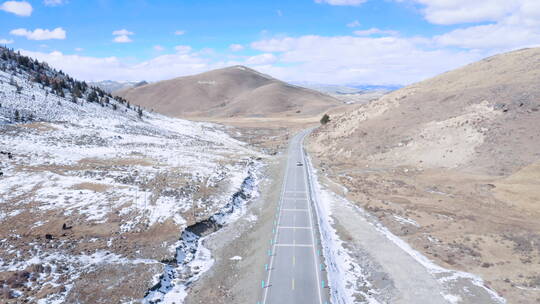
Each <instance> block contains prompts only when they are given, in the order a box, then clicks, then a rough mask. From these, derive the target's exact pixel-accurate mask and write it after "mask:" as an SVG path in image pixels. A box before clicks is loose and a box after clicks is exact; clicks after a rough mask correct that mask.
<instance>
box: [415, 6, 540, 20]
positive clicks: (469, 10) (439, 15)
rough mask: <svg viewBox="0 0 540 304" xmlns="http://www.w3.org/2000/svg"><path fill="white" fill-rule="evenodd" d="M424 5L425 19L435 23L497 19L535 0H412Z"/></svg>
mask: <svg viewBox="0 0 540 304" xmlns="http://www.w3.org/2000/svg"><path fill="white" fill-rule="evenodd" d="M414 1H416V2H418V3H420V4H423V5H425V8H424V10H423V12H424V14H425V16H426V19H427V20H428V21H429V22H431V23H435V24H459V23H466V22H481V21H497V20H499V19H501V18H503V17H505V16H506V15H507V14H508V13H511V12H512V11H514V10H516V9H518V8H519V7H520V5H521V4H522V3H525V2H533V1H537V0H474V1H470V0H414Z"/></svg>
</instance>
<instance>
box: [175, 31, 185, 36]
mask: <svg viewBox="0 0 540 304" xmlns="http://www.w3.org/2000/svg"><path fill="white" fill-rule="evenodd" d="M185 33H186V31H183V30H177V31H175V32H174V34H175V35H176V36H182V35H184V34H185Z"/></svg>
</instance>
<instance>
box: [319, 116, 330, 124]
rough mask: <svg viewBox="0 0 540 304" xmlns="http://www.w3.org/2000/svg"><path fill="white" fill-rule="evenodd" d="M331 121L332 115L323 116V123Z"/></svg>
mask: <svg viewBox="0 0 540 304" xmlns="http://www.w3.org/2000/svg"><path fill="white" fill-rule="evenodd" d="M329 121H330V116H328V114H324V115H323V117H322V118H321V124H323V125H325V124H327V123H328V122H329Z"/></svg>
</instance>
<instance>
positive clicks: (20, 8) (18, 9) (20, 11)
mask: <svg viewBox="0 0 540 304" xmlns="http://www.w3.org/2000/svg"><path fill="white" fill-rule="evenodd" d="M0 10H3V11H6V12H8V13H12V14H15V15H17V16H23V17H28V16H30V15H32V5H30V3H28V2H26V1H6V2H4V3H2V4H1V5H0Z"/></svg>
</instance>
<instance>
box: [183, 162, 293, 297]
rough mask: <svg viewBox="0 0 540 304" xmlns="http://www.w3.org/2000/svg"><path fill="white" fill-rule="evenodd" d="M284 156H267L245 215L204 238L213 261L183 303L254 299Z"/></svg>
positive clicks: (263, 274) (263, 273) (261, 277)
mask: <svg viewBox="0 0 540 304" xmlns="http://www.w3.org/2000/svg"><path fill="white" fill-rule="evenodd" d="M285 161H286V157H285V155H284V154H279V155H277V156H276V157H274V158H271V159H269V162H268V166H267V167H266V168H265V172H264V174H265V178H264V180H262V182H261V183H260V184H259V189H260V191H261V193H260V196H259V197H258V198H256V199H255V200H254V201H252V202H250V203H249V207H248V210H247V212H246V215H245V216H244V217H243V218H241V219H239V220H238V221H236V222H234V223H232V224H230V225H228V226H226V227H224V228H223V229H221V230H220V231H218V232H216V233H214V234H212V235H211V236H209V237H208V238H207V239H206V242H205V244H204V245H205V246H206V247H207V248H208V249H209V250H210V251H211V252H212V257H213V259H214V265H213V266H212V268H211V269H210V270H209V271H208V272H207V273H206V274H205V275H204V276H203V277H202V278H201V279H200V280H199V281H198V282H197V283H196V284H194V286H192V288H191V290H190V292H189V295H188V297H187V298H186V301H185V303H187V304H194V303H216V304H219V303H228V304H230V303H233V304H234V303H257V301H259V300H260V297H261V295H262V289H261V280H264V278H265V277H266V271H265V270H264V265H265V263H267V261H268V257H267V255H266V252H267V250H268V247H269V244H268V242H269V240H270V238H269V237H266V236H269V235H270V234H271V232H272V218H273V215H274V210H275V207H276V206H277V202H278V200H279V195H280V190H281V185H282V183H281V182H282V177H283V170H284V168H285V165H286V164H285Z"/></svg>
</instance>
